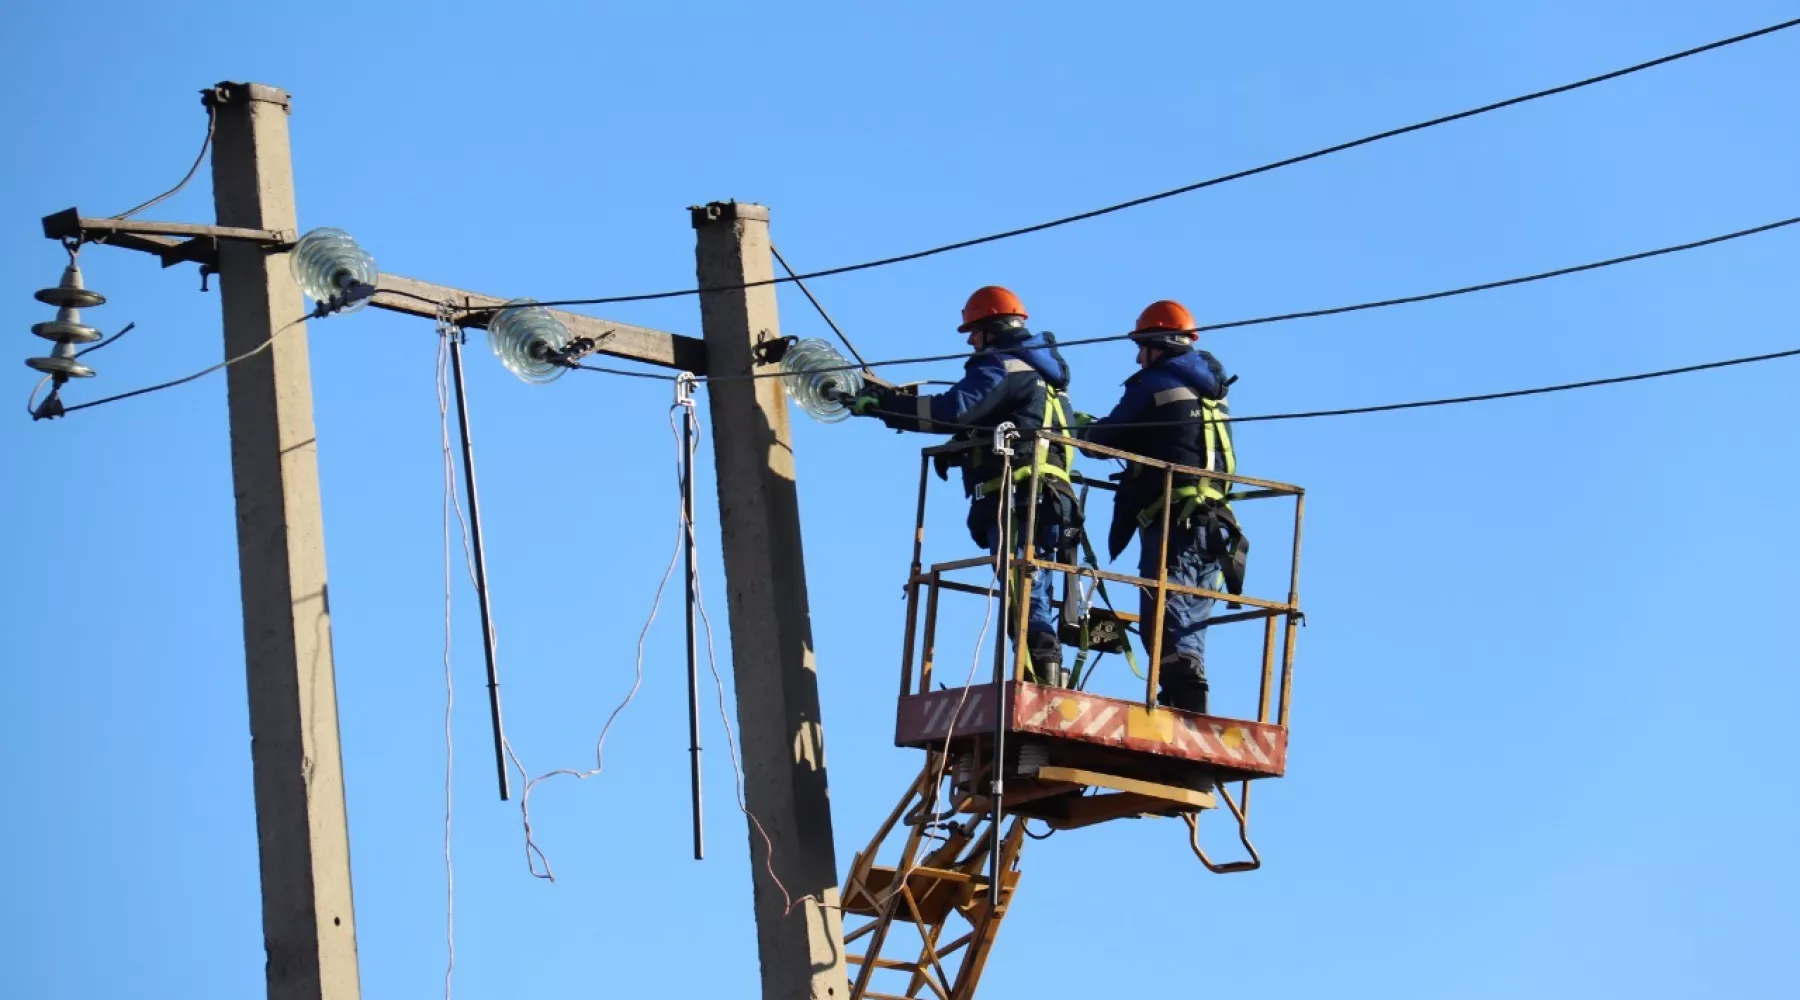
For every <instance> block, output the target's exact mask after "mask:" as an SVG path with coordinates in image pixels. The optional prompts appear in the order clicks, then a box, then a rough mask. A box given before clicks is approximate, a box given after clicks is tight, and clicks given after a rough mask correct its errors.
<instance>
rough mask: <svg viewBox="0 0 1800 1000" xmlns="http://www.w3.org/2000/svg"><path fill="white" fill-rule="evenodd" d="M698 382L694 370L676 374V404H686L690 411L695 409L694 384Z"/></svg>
mask: <svg viewBox="0 0 1800 1000" xmlns="http://www.w3.org/2000/svg"><path fill="white" fill-rule="evenodd" d="M697 384H698V382H697V381H696V380H695V378H694V373H693V372H682V373H680V374H678V375H676V376H675V405H676V406H685V407H687V409H688V412H689V413H692V412H693V410H694V386H695V385H697Z"/></svg>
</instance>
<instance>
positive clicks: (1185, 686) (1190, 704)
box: [1156, 681, 1206, 715]
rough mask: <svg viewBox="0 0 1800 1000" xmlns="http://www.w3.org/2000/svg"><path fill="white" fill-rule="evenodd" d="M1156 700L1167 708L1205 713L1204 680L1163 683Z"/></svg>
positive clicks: (1198, 713)
mask: <svg viewBox="0 0 1800 1000" xmlns="http://www.w3.org/2000/svg"><path fill="white" fill-rule="evenodd" d="M1156 700H1157V702H1158V703H1159V704H1161V705H1163V706H1165V707H1167V708H1175V709H1180V710H1181V711H1183V712H1193V713H1194V714H1196V715H1205V714H1206V682H1205V681H1201V682H1200V683H1198V684H1195V683H1193V682H1191V681H1190V682H1187V683H1176V684H1174V685H1169V684H1165V685H1163V689H1162V692H1161V695H1160V696H1159V697H1158V698H1157V699H1156Z"/></svg>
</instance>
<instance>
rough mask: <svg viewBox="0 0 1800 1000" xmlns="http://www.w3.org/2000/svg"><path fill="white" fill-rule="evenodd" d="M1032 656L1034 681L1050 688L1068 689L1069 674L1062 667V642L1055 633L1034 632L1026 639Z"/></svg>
mask: <svg viewBox="0 0 1800 1000" xmlns="http://www.w3.org/2000/svg"><path fill="white" fill-rule="evenodd" d="M1025 650H1026V652H1027V653H1029V654H1030V655H1031V674H1032V679H1033V680H1034V681H1035V682H1036V683H1039V684H1046V685H1049V686H1050V687H1068V686H1069V674H1068V672H1067V671H1065V670H1064V669H1063V665H1062V640H1061V639H1059V638H1057V636H1056V633H1054V632H1033V633H1031V634H1030V635H1029V636H1026V638H1025Z"/></svg>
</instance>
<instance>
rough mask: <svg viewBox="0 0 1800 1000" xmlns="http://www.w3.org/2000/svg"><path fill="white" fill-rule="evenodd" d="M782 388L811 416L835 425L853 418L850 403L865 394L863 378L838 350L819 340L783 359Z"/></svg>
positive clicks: (805, 343) (790, 350)
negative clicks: (849, 417)
mask: <svg viewBox="0 0 1800 1000" xmlns="http://www.w3.org/2000/svg"><path fill="white" fill-rule="evenodd" d="M781 385H782V388H784V389H786V390H787V394H788V395H789V396H791V397H792V398H793V400H794V402H795V403H796V404H798V405H799V407H800V408H801V409H802V410H805V411H806V413H807V415H808V416H811V417H812V418H813V419H814V420H817V421H820V422H821V423H827V424H835V423H837V422H838V421H840V420H843V419H844V418H845V417H848V416H849V415H850V405H849V404H850V401H851V400H853V399H855V398H856V395H857V394H858V393H860V392H862V387H863V378H862V373H861V372H859V371H857V370H856V369H855V368H853V367H851V366H850V363H849V362H848V361H846V360H844V356H843V355H842V354H839V353H838V351H837V348H835V347H833V346H831V345H830V344H828V343H826V342H825V341H823V340H819V339H818V338H816V337H815V338H809V339H807V340H802V341H800V342H799V343H797V344H795V345H794V346H793V347H790V348H788V352H787V353H786V354H784V355H782V357H781Z"/></svg>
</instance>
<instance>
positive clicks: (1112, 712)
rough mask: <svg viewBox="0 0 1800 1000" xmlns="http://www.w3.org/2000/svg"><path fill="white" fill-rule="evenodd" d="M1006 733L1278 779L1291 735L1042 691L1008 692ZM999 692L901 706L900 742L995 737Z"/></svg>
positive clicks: (962, 692) (1015, 687)
mask: <svg viewBox="0 0 1800 1000" xmlns="http://www.w3.org/2000/svg"><path fill="white" fill-rule="evenodd" d="M1008 686H1009V687H1010V688H1011V689H1012V697H1011V698H1010V699H1009V701H1010V702H1011V704H1010V706H1009V708H1010V709H1011V711H1010V712H1009V713H1008V719H1007V723H1008V725H1007V729H1008V731H1010V732H1015V733H1033V734H1036V735H1040V736H1048V737H1054V738H1058V739H1069V740H1079V741H1081V742H1085V743H1098V744H1100V745H1102V746H1111V747H1124V748H1126V749H1130V750H1139V751H1143V752H1145V753H1154V754H1161V755H1163V756H1169V757H1183V758H1186V759H1188V760H1196V761H1204V762H1206V763H1210V764H1216V765H1218V766H1220V767H1224V768H1229V769H1231V770H1234V771H1248V772H1250V773H1252V774H1261V775H1267V776H1270V777H1278V776H1280V775H1281V774H1282V773H1283V772H1284V771H1285V770H1286V768H1287V731H1286V730H1285V729H1282V728H1281V727H1280V726H1275V725H1265V724H1262V723H1257V722H1248V721H1245V720H1242V719H1225V718H1218V717H1215V716H1209V715H1194V714H1191V713H1188V712H1175V711H1170V710H1169V709H1164V708H1158V709H1146V708H1145V707H1144V705H1143V704H1142V703H1140V702H1135V701H1124V700H1121V699H1118V698H1106V697H1102V696H1100V695H1094V694H1088V693H1086V692H1082V691H1071V690H1068V689H1067V688H1055V687H1045V686H1043V685H1039V684H1026V683H1014V684H1011V685H1008ZM993 728H994V686H993V685H992V684H982V685H979V686H976V687H969V688H956V689H954V690H949V691H932V692H930V693H928V694H920V695H908V696H906V697H904V698H901V699H900V711H899V718H898V720H897V725H896V727H895V733H894V742H895V743H896V744H898V745H900V746H914V747H923V746H928V745H930V744H933V743H942V742H944V741H945V740H954V739H956V738H957V737H960V736H973V735H976V734H980V733H988V732H992V731H993Z"/></svg>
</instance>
